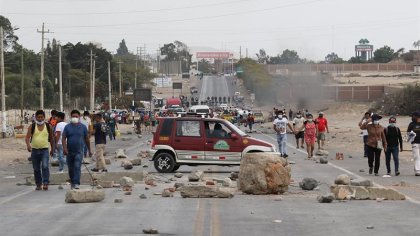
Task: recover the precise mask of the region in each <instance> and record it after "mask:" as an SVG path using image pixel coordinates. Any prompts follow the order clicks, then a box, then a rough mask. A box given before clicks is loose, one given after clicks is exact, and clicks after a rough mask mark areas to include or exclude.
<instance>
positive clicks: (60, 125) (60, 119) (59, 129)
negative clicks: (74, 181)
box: [54, 112, 67, 173]
mask: <svg viewBox="0 0 420 236" xmlns="http://www.w3.org/2000/svg"><path fill="white" fill-rule="evenodd" d="M64 118H65V114H64V113H63V112H58V113H57V125H56V126H55V133H54V137H55V142H56V145H55V147H56V149H57V157H58V173H63V171H64V166H65V165H66V159H65V156H64V152H63V142H62V133H63V130H64V127H66V125H67V123H66V122H64Z"/></svg>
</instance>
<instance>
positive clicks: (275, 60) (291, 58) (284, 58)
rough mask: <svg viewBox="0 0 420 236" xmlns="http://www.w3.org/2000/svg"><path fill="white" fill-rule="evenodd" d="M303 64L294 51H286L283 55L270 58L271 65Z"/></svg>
mask: <svg viewBox="0 0 420 236" xmlns="http://www.w3.org/2000/svg"><path fill="white" fill-rule="evenodd" d="M300 62H302V60H301V59H300V58H299V55H298V53H297V52H296V51H294V50H289V49H286V50H284V51H283V53H282V54H281V55H277V56H275V57H270V64H297V63H300Z"/></svg>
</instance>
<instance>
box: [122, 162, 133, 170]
mask: <svg viewBox="0 0 420 236" xmlns="http://www.w3.org/2000/svg"><path fill="white" fill-rule="evenodd" d="M121 167H124V169H125V170H131V169H133V163H131V161H129V160H123V161H122V162H121Z"/></svg>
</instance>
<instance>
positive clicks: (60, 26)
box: [51, 0, 325, 28]
mask: <svg viewBox="0 0 420 236" xmlns="http://www.w3.org/2000/svg"><path fill="white" fill-rule="evenodd" d="M321 1H325V0H311V1H305V2H300V3H291V4H285V5H281V6H277V7H270V8H263V9H257V10H248V11H242V12H234V13H228V14H220V15H214V16H203V17H192V18H184V19H171V20H160V21H146V22H137V23H123V24H106V25H67V26H66V25H60V24H53V23H51V25H54V26H55V28H98V27H119V26H130V25H144V24H160V23H171V22H185V21H195V20H205V19H214V18H222V17H227V16H237V15H244V14H250V13H257V12H266V11H273V10H277V9H282V8H288V7H294V6H301V5H308V4H312V3H315V2H321Z"/></svg>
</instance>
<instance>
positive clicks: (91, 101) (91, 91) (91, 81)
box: [88, 49, 95, 111]
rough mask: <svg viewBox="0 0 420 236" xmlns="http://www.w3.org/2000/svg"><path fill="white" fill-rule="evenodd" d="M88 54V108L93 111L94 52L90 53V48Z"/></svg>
mask: <svg viewBox="0 0 420 236" xmlns="http://www.w3.org/2000/svg"><path fill="white" fill-rule="evenodd" d="M88 56H90V63H89V64H90V77H89V78H90V93H89V95H90V96H89V101H90V110H91V111H93V110H94V97H93V93H94V87H93V86H94V85H93V81H94V79H93V56H95V54H93V53H92V49H91V50H90V54H88Z"/></svg>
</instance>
